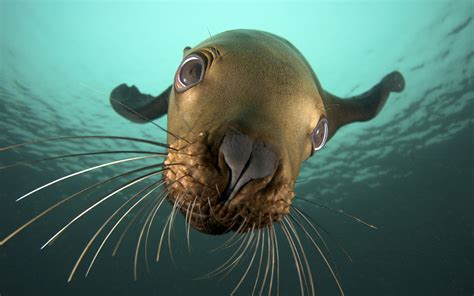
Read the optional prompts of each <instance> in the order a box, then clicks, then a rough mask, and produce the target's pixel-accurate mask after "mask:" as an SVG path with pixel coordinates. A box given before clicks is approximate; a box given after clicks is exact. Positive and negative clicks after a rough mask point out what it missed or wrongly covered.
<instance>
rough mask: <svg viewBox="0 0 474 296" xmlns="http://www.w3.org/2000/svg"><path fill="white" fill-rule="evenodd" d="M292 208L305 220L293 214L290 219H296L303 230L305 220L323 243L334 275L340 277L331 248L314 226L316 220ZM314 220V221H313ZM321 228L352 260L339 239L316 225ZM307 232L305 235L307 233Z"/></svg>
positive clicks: (350, 259)
mask: <svg viewBox="0 0 474 296" xmlns="http://www.w3.org/2000/svg"><path fill="white" fill-rule="evenodd" d="M292 207H293V208H294V209H295V213H296V214H297V215H298V216H299V217H303V216H304V217H303V218H304V219H305V220H304V221H301V220H300V219H299V218H298V216H293V217H292V219H296V220H298V221H299V222H300V224H301V227H302V229H303V231H305V227H304V223H303V222H306V223H307V224H308V225H309V226H310V227H311V228H312V230H313V231H314V232H315V233H316V236H317V237H318V238H319V240H320V241H321V242H322V243H323V246H324V249H325V250H326V252H327V253H328V255H329V258H330V260H329V261H330V263H331V262H332V264H333V265H334V266H333V267H334V272H335V274H336V276H337V277H338V278H339V279H340V276H339V271H338V269H337V264H336V260H335V259H334V256H333V254H332V252H331V250H330V249H329V247H328V245H327V244H326V241H325V239H324V237H323V236H322V235H321V233H320V232H319V230H318V229H317V228H316V225H318V224H317V223H316V222H314V221H311V220H309V219H308V218H310V217H307V215H305V214H304V212H303V211H302V210H300V209H298V208H296V207H295V206H292ZM313 222H314V223H313ZM318 226H319V227H320V228H321V230H323V231H324V232H325V233H326V234H327V235H328V236H329V238H330V239H332V240H333V241H334V242H336V244H337V245H338V247H339V248H340V249H341V251H342V252H343V253H344V255H345V256H346V257H347V258H348V259H349V261H350V262H352V258H351V257H350V255H349V254H348V253H347V251H346V250H345V249H344V248H343V247H342V246H341V245H340V243H339V241H338V240H336V239H334V238H333V237H332V236H331V234H330V233H328V232H327V231H325V230H324V228H322V227H321V226H320V225H318ZM305 232H307V233H308V234H310V233H309V232H308V231H305ZM308 234H307V235H308Z"/></svg>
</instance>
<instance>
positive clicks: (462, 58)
mask: <svg viewBox="0 0 474 296" xmlns="http://www.w3.org/2000/svg"><path fill="white" fill-rule="evenodd" d="M473 16H474V4H473V2H472V1H334V2H329V1H328V2H317V1H310V2H293V1H291V2H282V1H277V2H270V1H263V2H251V1H247V2H241V3H238V2H233V3H223V2H209V3H208V2H152V1H143V2H141V1H133V2H132V1H130V2H125V1H121V2H112V1H100V2H99V1H4V0H0V45H1V47H0V48H1V54H0V67H1V68H0V82H1V83H0V147H3V146H8V145H12V144H16V143H21V142H25V141H30V140H35V139H39V138H45V137H53V136H70V135H124V136H131V137H139V138H147V139H153V140H161V141H163V140H164V139H165V136H166V135H165V133H164V132H162V131H160V130H159V129H157V128H156V127H155V126H153V125H150V124H149V125H138V124H133V123H130V122H128V121H126V120H124V119H123V118H121V117H119V116H118V115H116V114H115V112H113V110H112V109H111V107H110V106H109V103H108V94H109V92H110V91H111V90H112V89H113V88H114V87H115V86H117V85H118V84H120V83H123V82H126V83H128V84H135V85H137V86H139V87H140V90H142V91H143V92H145V93H152V94H157V93H159V92H161V91H162V90H164V89H165V88H166V87H167V86H168V85H170V83H171V82H172V79H173V75H174V73H175V71H176V68H177V66H178V65H179V63H180V61H181V58H182V49H183V48H184V47H185V46H187V45H190V46H193V45H196V44H197V43H199V42H200V41H202V40H204V39H206V38H208V37H209V35H210V34H211V35H212V34H217V33H220V32H222V31H226V30H230V29H237V28H245V29H259V30H264V31H269V32H271V33H274V34H277V35H280V36H282V37H284V38H286V39H288V40H289V41H290V42H292V43H293V44H294V45H295V46H296V47H297V48H298V49H299V50H300V51H301V52H302V54H303V55H304V56H305V57H306V58H307V60H308V62H309V63H310V64H311V65H312V67H313V68H314V70H315V72H316V73H317V75H318V77H319V80H320V81H321V84H322V85H323V87H325V88H326V89H328V90H329V91H331V92H332V93H335V94H337V95H340V96H344V97H345V96H351V95H356V94H359V93H361V92H363V91H365V90H367V89H369V88H370V87H372V85H373V84H375V83H376V82H378V81H379V80H380V79H381V77H383V76H384V75H385V74H387V73H389V72H391V71H392V70H399V71H401V72H402V73H403V74H404V76H405V79H406V82H407V86H406V89H405V91H404V92H403V93H401V94H396V95H392V97H391V98H390V100H389V101H388V103H387V104H386V106H385V108H384V109H383V111H382V112H381V114H380V115H379V116H378V117H377V118H376V119H375V120H373V121H371V122H368V123H357V124H353V125H351V126H347V127H344V128H343V129H341V130H340V131H339V132H338V134H337V135H336V136H335V137H334V138H333V139H331V141H330V142H329V143H328V144H327V146H326V147H325V148H324V149H323V150H322V151H321V152H318V154H317V157H313V158H311V159H310V160H309V161H308V162H306V163H305V164H304V166H303V168H302V171H301V174H300V179H299V181H298V184H297V186H296V189H295V190H296V193H297V195H299V196H304V197H306V198H308V199H312V200H314V201H317V202H319V203H321V204H325V205H327V206H330V207H333V208H337V209H344V210H345V211H346V212H348V213H351V214H353V215H356V216H357V217H361V218H363V219H364V220H367V221H369V222H370V223H372V224H375V225H377V226H378V229H377V230H373V229H369V228H367V227H364V226H363V225H361V224H358V223H355V222H354V221H352V220H350V219H347V218H345V217H343V216H342V215H338V214H336V213H333V212H331V211H328V210H326V209H321V208H317V207H315V206H312V205H309V204H307V203H306V204H304V203H303V202H301V201H296V202H295V203H296V205H297V206H300V207H302V208H304V209H305V211H306V212H307V213H309V214H310V216H311V217H312V218H313V219H314V220H315V221H317V223H318V224H319V225H321V226H322V227H323V228H324V229H325V230H327V231H328V232H329V233H330V235H327V234H325V237H326V239H327V243H328V247H329V248H330V249H331V252H332V257H333V258H332V259H331V260H333V262H335V264H336V266H337V272H338V275H339V276H340V278H341V281H342V285H343V288H344V291H345V292H346V294H347V295H472V294H473V293H474V255H473V250H474V215H473V213H474V201H473V198H474V194H473V193H474V192H473V177H474V175H473V165H474V159H473V152H472V151H473V126H472V124H473V111H474V110H473V109H474V108H473V106H474V78H473V69H474V46H473V45H474V42H473V41H474V40H473V39H474V37H473V36H474V24H473ZM156 122H157V123H158V124H160V125H163V126H165V125H166V117H165V118H161V119H159V120H157V121H156ZM124 147H126V148H127V149H146V148H149V147H147V146H144V145H138V144H130V143H127V142H117V141H110V140H80V141H63V142H53V143H46V144H40V145H31V146H27V147H24V148H22V149H14V150H11V151H4V152H0V166H5V165H8V164H12V163H15V162H17V161H27V160H34V159H38V158H44V157H48V156H55V155H61V154H65V153H81V152H85V151H100V150H107V149H108V150H117V149H123V148H124ZM122 156H123V155H122ZM118 158H120V156H111V155H108V156H96V157H81V158H68V159H63V160H55V161H50V162H42V163H37V164H34V165H30V166H20V167H15V168H10V169H5V170H1V171H0V238H2V239H3V238H4V237H6V236H7V235H8V234H9V233H10V232H11V231H13V230H14V229H15V228H17V227H19V226H21V225H22V224H23V223H24V222H26V221H27V220H28V219H30V218H31V217H33V216H34V215H35V214H37V213H40V212H41V211H42V210H43V209H45V208H47V207H48V206H49V205H51V204H53V203H54V202H56V201H58V200H60V199H61V198H64V197H65V196H67V195H68V194H71V193H73V192H75V191H78V190H80V189H82V188H84V187H85V186H89V185H90V184H92V183H94V182H97V180H100V179H102V178H104V176H108V177H110V176H113V175H114V174H118V173H120V172H122V170H123V169H127V168H129V169H132V168H134V166H132V165H123V166H121V167H120V169H119V168H104V169H102V170H100V172H91V173H89V174H85V175H81V176H78V177H76V178H74V179H71V180H68V181H67V182H63V183H61V184H57V186H54V187H52V188H50V189H47V190H43V191H41V192H38V194H35V195H32V196H30V197H28V198H27V199H25V200H23V201H21V202H18V203H16V202H15V199H16V198H18V197H19V196H21V195H23V194H25V193H26V192H28V191H30V190H33V189H34V188H36V187H38V186H41V185H43V184H45V183H47V182H50V181H51V180H54V179H55V178H59V177H61V176H63V175H66V174H69V173H71V172H74V171H78V170H81V169H84V168H87V167H90V166H93V165H97V164H100V163H103V162H108V161H112V160H114V159H118ZM144 163H147V164H149V163H150V162H144ZM104 192H105V191H101V194H103V193H104ZM97 197H98V196H97V194H95V195H94V194H89V195H87V196H85V197H83V198H81V199H78V200H76V201H73V202H71V203H68V204H66V205H65V206H63V207H61V208H59V209H58V210H57V211H55V212H53V213H51V214H50V215H48V216H46V217H45V218H44V219H42V220H40V221H38V222H37V223H35V224H34V225H33V226H32V227H30V228H28V229H26V230H25V231H24V232H22V233H21V234H19V235H18V236H17V237H15V238H13V239H12V240H10V241H9V242H8V243H7V244H6V245H4V246H1V247H0V295H1V296H7V295H226V294H228V293H230V292H231V291H232V289H233V288H234V287H235V285H236V284H237V283H238V281H239V280H240V278H241V276H242V274H243V273H244V271H245V269H246V268H247V266H248V262H249V259H250V258H249V257H250V256H248V257H245V258H244V259H245V260H244V261H243V262H242V263H241V264H240V265H239V266H238V267H237V268H236V269H235V270H234V271H233V272H232V273H230V274H229V275H228V276H227V277H225V278H223V279H221V278H220V277H215V278H209V279H204V280H196V279H195V278H196V277H199V276H202V275H204V274H206V273H207V272H209V271H211V270H212V269H213V268H215V267H217V266H219V265H220V264H222V263H224V262H225V260H226V259H227V258H228V257H229V256H230V255H232V253H233V251H234V250H235V248H234V249H233V248H229V249H228V250H221V251H217V252H214V253H209V252H208V251H209V250H210V249H212V248H215V247H217V246H218V245H219V244H220V243H222V242H223V241H225V240H226V239H227V238H229V236H224V237H215V236H208V235H204V234H201V233H198V232H196V231H193V230H191V233H190V236H191V243H192V251H191V253H188V249H187V246H186V238H185V237H186V234H185V228H184V221H183V218H182V217H181V216H178V217H177V218H176V226H175V230H174V233H173V234H172V235H171V237H170V241H171V244H172V249H173V257H172V258H173V260H174V261H173V260H171V256H170V254H169V252H168V245H167V241H165V245H164V249H163V251H162V258H161V259H160V262H158V263H156V262H155V260H154V259H155V255H156V248H157V244H158V242H159V238H160V235H161V230H162V227H163V224H164V222H165V220H166V218H167V217H168V213H169V211H170V209H171V207H170V206H169V205H165V208H164V209H163V210H162V211H160V213H161V214H160V215H159V216H158V218H157V219H156V221H155V222H156V223H155V225H154V226H153V228H152V236H151V239H150V244H149V245H150V248H149V253H150V264H149V265H150V266H149V267H150V272H147V268H146V264H145V261H144V256H143V250H142V253H140V257H139V260H138V280H137V281H134V278H133V261H134V254H135V247H136V242H137V239H138V235H139V232H140V229H141V227H140V224H133V225H132V227H131V228H130V230H129V231H128V235H126V236H125V238H124V240H123V243H122V245H121V246H120V249H119V250H118V252H117V255H116V256H115V257H111V256H110V255H111V252H112V250H113V247H114V245H115V243H116V242H117V240H118V239H119V234H115V236H113V237H111V239H110V243H108V244H107V245H106V246H105V247H104V252H103V253H102V254H101V256H99V257H98V259H97V262H96V263H95V265H94V268H93V269H92V271H91V273H90V274H89V276H88V277H87V278H84V274H85V272H86V270H87V266H88V265H89V262H90V260H91V259H92V257H93V253H95V250H96V249H97V247H98V245H94V246H93V247H92V252H91V253H89V254H88V255H87V256H86V257H85V261H84V263H83V264H82V265H81V266H80V267H79V269H78V272H77V274H76V277H75V278H74V279H73V281H72V282H71V283H67V278H68V275H69V272H70V271H71V268H72V267H73V265H74V263H75V261H76V259H77V257H78V256H79V255H80V253H81V251H82V249H83V248H84V246H85V245H86V244H87V242H88V240H89V239H90V237H91V236H92V235H93V234H94V233H95V231H96V229H97V227H99V226H100V225H101V224H102V223H103V222H104V220H105V219H106V218H107V217H108V216H109V215H110V214H111V213H112V212H113V210H114V209H115V208H117V206H118V205H119V204H120V202H121V201H124V200H125V199H126V198H127V195H122V196H120V197H118V198H117V200H116V201H111V202H110V203H109V204H108V205H104V206H102V207H98V208H97V209H95V210H94V211H93V212H91V213H90V215H86V216H85V217H84V219H82V220H81V221H79V223H76V224H74V225H73V226H72V227H71V228H70V229H69V230H68V231H66V232H65V233H64V235H63V236H61V237H60V238H59V239H58V240H57V241H55V243H54V245H53V246H51V247H48V248H45V249H44V250H42V251H40V247H41V246H42V244H43V243H44V242H45V241H46V240H48V239H49V238H50V237H51V236H52V235H53V234H55V233H56V232H57V231H58V230H59V229H60V228H61V227H62V226H63V225H64V224H65V223H67V222H68V221H69V220H70V219H72V218H73V217H74V216H76V215H77V214H78V213H79V212H80V211H81V210H83V209H84V208H85V207H86V206H87V205H90V204H91V202H93V201H94V200H96V199H97ZM127 221H128V220H127ZM121 229H123V226H122V228H121ZM121 231H122V230H121ZM118 233H120V232H118ZM329 236H330V237H329ZM331 238H332V239H331ZM102 239H103V237H101V239H100V241H101V240H102ZM283 239H284V238H282V239H281V243H280V244H281V250H280V277H281V278H280V287H279V292H280V295H298V293H299V283H298V277H297V276H296V269H295V267H294V261H293V258H292V256H291V252H290V249H289V248H288V246H287V245H285V242H284V240H283ZM304 243H305V244H306V245H305V250H306V251H307V256H308V260H309V262H310V265H311V268H312V273H313V276H314V279H315V285H316V291H317V293H318V294H319V295H338V289H337V286H336V285H335V283H334V280H333V279H332V277H331V275H330V273H329V271H328V269H327V268H326V267H325V265H324V263H323V261H322V259H321V258H320V257H319V256H318V254H317V251H315V250H314V248H312V246H311V244H310V243H309V242H307V241H306V242H304ZM339 245H341V246H343V247H344V249H345V250H346V251H347V252H348V253H350V255H351V258H352V262H350V261H349V260H348V259H347V257H346V256H345V255H344V253H343V252H342V251H341V249H340V248H339ZM255 275H256V266H254V267H253V269H251V271H250V272H249V275H248V276H247V279H246V280H245V281H244V284H243V286H242V287H241V288H240V289H239V290H238V292H237V294H238V295H249V294H250V293H251V292H252V288H253V285H254V282H255ZM267 285H268V281H267ZM257 291H258V289H257ZM265 291H266V292H268V291H267V290H265ZM257 294H258V293H257ZM272 294H276V286H274V289H273V292H272Z"/></svg>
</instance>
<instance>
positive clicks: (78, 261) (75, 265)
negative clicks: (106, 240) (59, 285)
mask: <svg viewBox="0 0 474 296" xmlns="http://www.w3.org/2000/svg"><path fill="white" fill-rule="evenodd" d="M158 182H160V181H158ZM154 184H156V183H154ZM154 184H153V185H154ZM153 185H151V186H153ZM151 186H149V187H151ZM149 187H147V188H145V189H143V190H141V191H140V192H138V193H137V194H136V195H134V196H133V197H132V198H130V199H128V200H127V201H125V202H124V203H123V204H122V205H121V206H120V207H119V208H118V209H117V210H115V212H114V213H113V214H112V215H110V217H109V218H108V219H107V220H106V221H105V222H104V223H103V224H102V225H101V226H100V227H99V229H97V231H96V232H95V233H94V235H93V236H92V238H91V239H90V240H89V242H88V243H87V245H86V246H85V247H84V249H83V250H82V253H81V255H80V256H79V258H78V259H77V260H76V263H75V264H74V267H73V268H72V270H71V273H70V274H69V278H68V281H71V280H72V278H73V277H74V274H75V273H76V270H77V268H78V267H79V264H80V263H81V261H82V259H83V258H84V256H85V255H86V253H87V251H88V250H89V248H90V247H91V246H92V244H93V243H94V241H95V239H96V238H97V237H98V236H99V234H100V233H101V232H102V230H103V229H104V227H105V226H106V225H107V224H108V223H109V222H110V221H111V220H112V219H113V218H114V217H115V216H116V215H117V214H118V213H119V212H120V211H121V210H122V209H123V208H124V207H125V206H127V205H128V204H129V202H130V201H132V200H133V199H134V197H135V196H137V195H138V194H140V193H141V192H143V191H145V190H146V189H148V188H149Z"/></svg>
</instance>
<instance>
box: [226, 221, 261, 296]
mask: <svg viewBox="0 0 474 296" xmlns="http://www.w3.org/2000/svg"><path fill="white" fill-rule="evenodd" d="M260 235H261V230H260V229H259V230H257V243H256V244H255V250H254V252H253V255H252V258H251V259H250V263H249V265H248V266H247V269H246V270H245V272H244V274H243V275H242V277H241V278H240V281H239V282H238V283H237V285H236V286H235V288H234V290H232V292H231V293H230V295H234V293H235V292H236V291H237V290H238V289H239V287H240V285H241V284H242V282H243V281H244V279H245V277H246V276H247V274H248V272H249V270H250V268H251V267H252V264H253V261H254V259H255V256H256V254H257V250H258V246H259V244H260Z"/></svg>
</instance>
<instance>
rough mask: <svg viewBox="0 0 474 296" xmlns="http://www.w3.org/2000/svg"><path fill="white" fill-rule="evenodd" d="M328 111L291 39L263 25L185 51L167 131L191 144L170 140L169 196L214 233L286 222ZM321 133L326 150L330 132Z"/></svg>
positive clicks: (193, 220)
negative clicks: (265, 30)
mask: <svg viewBox="0 0 474 296" xmlns="http://www.w3.org/2000/svg"><path fill="white" fill-rule="evenodd" d="M324 118H325V111H324V108H323V102H322V99H321V96H320V94H319V92H318V88H317V85H316V82H315V81H314V79H313V77H312V75H311V69H310V68H308V66H307V64H306V63H305V61H304V60H303V59H302V58H301V57H300V56H299V55H298V53H297V52H296V51H295V50H294V49H293V48H292V47H290V46H289V45H287V44H285V43H284V42H282V41H281V40H279V39H278V38H275V37H274V36H272V35H270V34H268V33H263V32H256V31H251V32H248V31H234V32H229V33H224V34H222V35H216V36H215V37H212V38H210V39H208V40H206V41H205V42H203V43H201V44H200V45H198V46H196V47H195V48H192V49H190V50H188V51H187V52H186V53H185V57H184V59H183V62H182V63H181V65H180V66H179V68H178V70H177V72H176V75H175V82H174V86H173V91H172V92H171V95H170V100H169V109H168V129H169V130H170V131H171V132H173V133H175V134H178V135H180V136H181V137H183V138H184V139H185V140H186V141H184V140H182V139H176V138H173V137H168V143H169V145H170V147H172V148H174V149H170V150H169V154H168V157H167V160H166V164H167V165H169V170H168V171H167V172H166V173H165V179H166V182H167V184H168V191H169V197H168V198H169V199H170V200H171V201H172V202H173V203H175V204H176V205H177V206H178V207H179V209H180V210H181V211H182V212H183V213H185V214H186V213H188V212H189V211H190V212H191V213H192V214H191V216H190V221H189V223H191V224H192V225H193V226H194V227H195V228H197V229H199V230H200V231H203V232H206V233H211V234H220V233H224V232H227V231H229V230H234V231H239V232H245V231H248V230H249V229H252V228H261V227H264V226H265V225H267V224H268V223H271V222H273V221H276V220H281V217H282V215H284V214H286V213H288V211H289V207H290V205H291V200H292V199H293V197H294V192H293V187H294V182H295V180H296V178H297V176H298V172H299V168H300V165H301V163H302V161H303V160H304V159H306V158H308V157H309V156H310V155H311V153H312V151H314V149H312V146H313V141H312V140H314V139H316V138H312V137H311V134H312V132H313V130H314V129H315V127H316V125H317V123H318V122H319V121H321V120H323V122H327V121H325V119H324ZM323 126H324V125H323ZM318 133H319V134H318V137H319V138H317V139H316V141H319V143H318V144H317V145H318V146H319V147H317V148H321V147H322V146H323V145H324V139H325V136H324V134H325V133H326V134H327V129H324V128H323V129H318ZM326 138H327V136H326ZM187 142H190V143H187Z"/></svg>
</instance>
